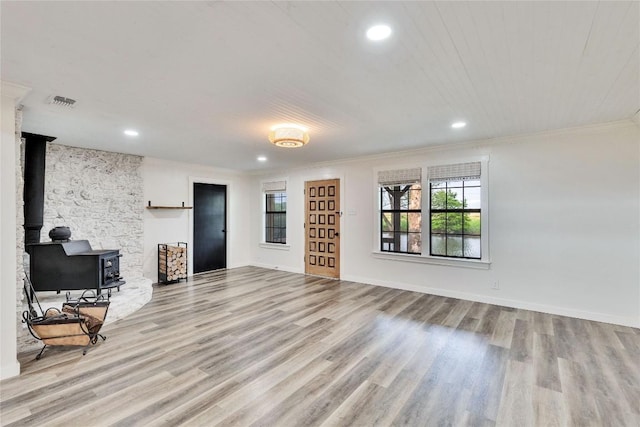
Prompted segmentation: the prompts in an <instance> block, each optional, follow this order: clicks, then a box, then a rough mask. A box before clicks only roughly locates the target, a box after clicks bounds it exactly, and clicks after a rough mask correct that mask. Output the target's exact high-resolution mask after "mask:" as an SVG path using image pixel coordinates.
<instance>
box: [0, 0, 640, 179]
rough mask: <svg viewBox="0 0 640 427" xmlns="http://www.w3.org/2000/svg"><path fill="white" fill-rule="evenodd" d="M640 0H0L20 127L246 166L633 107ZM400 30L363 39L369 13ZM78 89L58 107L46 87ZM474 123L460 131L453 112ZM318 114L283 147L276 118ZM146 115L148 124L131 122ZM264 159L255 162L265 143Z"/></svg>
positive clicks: (572, 121) (509, 129)
mask: <svg viewBox="0 0 640 427" xmlns="http://www.w3.org/2000/svg"><path fill="white" fill-rule="evenodd" d="M639 4H640V3H639V2H637V1H627V2H608V1H604V2H589V1H584V2H583V1H577V2H537V1H522V2H521V1H518V2H513V1H499V2H489V1H469V2H431V1H422V2H409V1H406V2H405V1H394V2H349V1H336V2H259V1H249V2H79V1H70V2H0V12H1V13H0V19H1V20H2V22H1V24H2V25H1V27H0V31H1V33H0V36H1V37H0V42H1V43H2V46H1V47H2V56H1V57H0V61H1V69H2V75H3V79H5V80H9V81H13V82H16V83H17V84H21V85H23V86H28V87H31V88H32V91H31V92H30V93H29V94H28V95H27V96H25V98H24V99H23V100H22V102H23V104H24V115H23V129H24V130H25V131H30V132H36V133H44V134H48V135H54V136H56V137H57V138H58V139H57V142H59V143H62V144H68V145H74V146H81V147H87V148H96V149H103V150H110V151H119V152H124V153H132V154H139V155H147V156H152V157H160V158H169V159H175V160H180V161H187V162H195V163H205V164H210V165H213V166H220V167H227V166H228V165H229V164H233V165H235V167H237V168H238V169H240V170H256V169H262V168H278V167H290V166H300V165H303V164H306V163H310V162H319V161H329V160H335V159H341V158H347V157H353V156H359V155H365V154H373V153H383V152H390V151H396V150H407V149H414V148H420V147H424V146H428V145H432V144H448V143H455V142H459V141H465V140H473V139H482V138H490V137H501V136H507V135H515V134H521V133H529V132H539V131H545V130H552V129H558V128H563V127H573V126H580V125H586V124H591V123H596V122H601V121H611V120H619V119H624V118H628V117H631V116H632V115H633V114H634V113H635V112H636V111H637V110H638V108H640V105H638V104H639V101H638V96H637V95H638V92H640V88H639V80H640V78H639V77H638V68H639V66H640V65H639V64H638V48H639V42H640V41H639V39H640V36H639V35H638V32H639V27H640V22H639V21H640V20H639V19H638V13H640V12H639V11H638V6H639ZM381 22H384V23H388V24H389V25H390V26H391V27H392V29H393V33H392V35H391V37H390V38H389V39H388V40H386V41H384V42H379V43H372V42H370V41H368V40H367V39H366V38H365V32H366V29H367V28H368V27H369V26H370V25H372V24H375V23H381ZM51 95H62V96H67V97H71V98H74V99H76V100H77V104H76V106H75V108H73V109H66V110H61V109H60V108H58V107H54V106H51V105H49V104H47V103H46V100H47V98H48V97H49V96H51ZM457 119H464V120H466V121H467V122H468V123H469V124H468V126H467V127H466V128H464V129H459V130H452V129H451V128H450V124H451V121H452V120H457ZM285 121H287V122H289V121H295V122H300V123H301V124H304V125H306V126H308V127H309V128H310V132H311V142H310V143H309V144H308V145H307V146H305V147H304V149H301V150H284V151H283V150H278V149H276V148H275V147H273V146H272V145H270V144H269V143H268V141H267V133H268V131H269V128H270V127H271V126H272V125H274V124H276V123H278V122H285ZM127 127H136V128H137V129H138V130H139V131H140V137H139V138H137V139H136V140H135V141H132V140H130V139H128V138H125V137H124V136H123V135H122V131H123V130H124V128H127ZM265 152H266V153H268V157H269V162H268V163H266V164H262V163H261V164H258V163H257V162H256V161H255V158H256V156H257V155H258V154H264V153H265Z"/></svg>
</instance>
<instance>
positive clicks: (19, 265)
mask: <svg viewBox="0 0 640 427" xmlns="http://www.w3.org/2000/svg"><path fill="white" fill-rule="evenodd" d="M16 166H17V167H16V256H17V258H16V279H17V283H16V287H17V291H16V317H17V318H18V321H17V322H16V325H17V329H18V333H17V338H18V343H17V346H18V351H21V350H22V348H24V347H25V346H26V345H27V343H28V342H29V341H32V340H33V339H32V338H31V340H29V338H30V337H29V336H28V332H27V330H26V328H25V325H24V324H23V323H22V317H20V315H21V314H22V311H23V310H24V309H25V308H26V307H24V306H23V300H24V293H23V292H22V287H23V284H24V262H23V260H24V209H23V206H24V195H23V192H24V173H23V171H24V143H23V142H22V109H21V108H18V109H16Z"/></svg>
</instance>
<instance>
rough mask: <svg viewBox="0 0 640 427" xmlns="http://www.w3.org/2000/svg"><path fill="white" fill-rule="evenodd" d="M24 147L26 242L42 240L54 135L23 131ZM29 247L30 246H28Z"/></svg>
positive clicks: (26, 243)
mask: <svg viewBox="0 0 640 427" xmlns="http://www.w3.org/2000/svg"><path fill="white" fill-rule="evenodd" d="M22 137H23V138H24V140H25V148H24V195H23V196H24V243H25V245H28V244H30V243H39V242H40V230H41V229H42V225H43V216H44V172H45V160H46V158H45V157H46V152H47V142H51V141H53V140H54V139H56V138H55V137H53V136H45V135H37V134H34V133H28V132H22ZM27 248H28V247H27Z"/></svg>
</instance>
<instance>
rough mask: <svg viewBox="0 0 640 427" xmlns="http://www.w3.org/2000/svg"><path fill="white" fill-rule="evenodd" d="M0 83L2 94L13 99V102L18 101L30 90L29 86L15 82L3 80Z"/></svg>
mask: <svg viewBox="0 0 640 427" xmlns="http://www.w3.org/2000/svg"><path fill="white" fill-rule="evenodd" d="M0 83H1V90H0V92H2V96H3V97H7V98H11V99H13V101H14V102H15V103H18V102H19V101H20V100H21V99H22V98H23V97H24V96H25V95H26V94H27V93H29V91H30V90H31V88H29V87H26V86H22V85H19V84H16V83H11V82H6V81H4V80H3V81H2V82H0Z"/></svg>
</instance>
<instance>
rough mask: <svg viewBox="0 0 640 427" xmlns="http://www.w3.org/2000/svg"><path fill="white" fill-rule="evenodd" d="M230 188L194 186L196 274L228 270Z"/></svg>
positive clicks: (194, 254)
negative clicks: (228, 193)
mask: <svg viewBox="0 0 640 427" xmlns="http://www.w3.org/2000/svg"><path fill="white" fill-rule="evenodd" d="M226 227H227V186H226V185H217V184H202V183H194V184H193V272H194V273H202V272H203V271H210V270H218V269H220V268H226V267H227V238H226V234H227V233H226Z"/></svg>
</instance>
